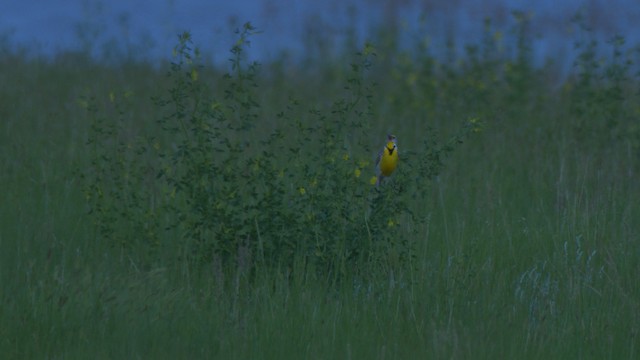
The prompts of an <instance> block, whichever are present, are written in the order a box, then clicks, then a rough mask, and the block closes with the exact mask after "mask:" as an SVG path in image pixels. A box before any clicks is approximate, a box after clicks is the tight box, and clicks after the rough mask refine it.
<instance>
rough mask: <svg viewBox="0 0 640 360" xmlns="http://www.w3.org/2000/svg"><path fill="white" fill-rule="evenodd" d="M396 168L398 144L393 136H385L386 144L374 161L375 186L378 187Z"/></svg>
mask: <svg viewBox="0 0 640 360" xmlns="http://www.w3.org/2000/svg"><path fill="white" fill-rule="evenodd" d="M396 166H398V143H397V141H396V136H395V135H391V134H389V135H387V143H386V144H385V146H384V147H383V148H382V150H380V152H379V153H378V158H377V159H376V169H377V172H378V180H377V181H376V186H378V185H380V183H381V182H382V179H383V178H384V177H387V176H389V175H391V173H392V172H393V171H394V170H395V169H396Z"/></svg>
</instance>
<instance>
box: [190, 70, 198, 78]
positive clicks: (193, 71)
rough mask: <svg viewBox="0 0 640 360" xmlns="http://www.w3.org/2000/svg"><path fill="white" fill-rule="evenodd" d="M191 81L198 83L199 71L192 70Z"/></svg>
mask: <svg viewBox="0 0 640 360" xmlns="http://www.w3.org/2000/svg"><path fill="white" fill-rule="evenodd" d="M191 80H193V81H198V70H196V69H191Z"/></svg>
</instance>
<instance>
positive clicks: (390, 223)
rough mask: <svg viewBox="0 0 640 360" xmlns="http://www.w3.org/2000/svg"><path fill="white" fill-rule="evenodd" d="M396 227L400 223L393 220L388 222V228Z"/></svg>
mask: <svg viewBox="0 0 640 360" xmlns="http://www.w3.org/2000/svg"><path fill="white" fill-rule="evenodd" d="M396 225H398V223H397V222H396V221H395V220H393V219H389V220H388V221H387V226H388V227H394V226H396Z"/></svg>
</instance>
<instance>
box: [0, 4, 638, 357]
mask: <svg viewBox="0 0 640 360" xmlns="http://www.w3.org/2000/svg"><path fill="white" fill-rule="evenodd" d="M518 16H520V18H519V22H518V24H519V25H518V26H520V28H517V29H515V31H513V32H512V34H513V35H512V36H514V37H515V41H514V42H513V43H514V44H516V47H515V50H516V51H515V54H516V56H509V55H508V54H507V53H504V52H502V51H501V50H500V49H501V47H502V46H501V44H500V43H499V41H501V40H500V36H496V30H495V29H493V28H492V27H491V24H490V22H487V24H486V34H485V37H484V41H483V42H482V43H481V44H470V46H468V47H467V49H468V52H467V54H466V56H464V57H462V58H459V59H453V60H454V61H452V62H450V63H440V62H439V61H437V60H436V58H435V57H433V56H432V55H431V54H430V52H429V49H428V48H424V49H423V51H422V52H420V53H418V54H416V53H397V52H394V53H390V52H388V50H387V48H386V47H380V48H375V47H374V46H373V45H371V44H367V45H365V46H363V47H362V49H359V50H357V49H354V54H353V55H351V54H345V55H344V56H343V57H342V58H341V61H337V62H335V63H333V62H331V63H322V64H313V66H311V65H310V63H307V64H306V66H308V67H309V69H308V70H306V69H301V68H296V67H295V66H294V65H292V68H290V69H286V68H285V67H284V66H283V65H282V64H277V63H276V64H257V63H251V62H248V61H247V59H246V58H245V55H244V54H245V52H244V49H245V46H246V44H247V41H248V40H249V39H250V38H251V37H252V36H253V32H254V31H255V29H254V28H253V27H252V26H250V25H249V24H247V25H246V26H245V27H244V28H242V29H240V31H239V32H238V41H237V42H236V44H235V45H234V46H233V47H232V49H231V50H232V51H231V54H230V58H231V62H230V67H229V68H228V69H217V68H214V67H212V66H210V65H209V64H207V63H206V62H204V61H202V60H201V59H200V57H199V53H198V51H197V49H196V47H195V46H194V44H193V42H192V40H191V38H190V36H189V35H188V34H182V35H181V36H180V37H179V39H178V43H177V46H176V48H175V51H174V52H175V57H174V60H173V63H171V64H167V65H166V66H165V67H163V68H162V69H161V70H155V69H153V68H152V67H150V66H146V65H144V64H135V63H125V64H122V65H121V66H119V67H116V68H114V67H106V66H100V65H98V64H95V63H92V62H90V61H85V60H82V58H81V57H80V58H74V57H68V58H65V59H64V60H62V59H61V60H59V61H54V62H44V61H38V60H25V59H22V58H20V57H8V56H7V57H5V58H3V59H2V62H1V66H2V68H3V69H4V71H3V72H2V73H3V74H4V75H3V84H4V86H0V111H1V112H2V113H1V115H2V118H3V122H2V130H1V131H0V148H1V149H2V151H1V152H0V170H1V171H0V186H1V188H2V189H3V195H2V198H1V199H2V202H1V204H2V206H0V247H1V248H2V249H3V251H2V252H1V253H0V261H1V264H2V266H0V282H1V284H2V292H1V295H0V299H1V301H2V306H1V307H0V349H1V351H2V354H3V356H6V357H7V358H32V357H56V358H57V357H89V356H90V357H109V358H123V357H124V358H131V357H159V358H167V357H184V356H195V357H217V358H283V357H292V358H301V357H305V358H338V357H348V358H413V357H427V356H428V357H436V358H444V357H447V358H450V357H453V358H469V357H474V358H477V357H486V358H495V357H501V358H502V357H518V358H521V357H524V358H540V357H549V356H552V357H563V358H565V357H571V358H573V357H587V358H634V357H636V356H637V353H638V349H637V345H636V344H637V343H638V326H637V324H638V323H640V319H639V316H638V314H640V311H639V310H640V309H639V307H640V303H639V301H638V299H640V289H639V288H638V286H637V284H636V283H637V282H636V281H635V278H636V276H637V274H638V272H639V271H640V267H639V264H640V262H639V261H638V260H639V259H638V256H639V255H640V253H639V252H638V249H637V246H636V244H637V241H638V234H639V230H640V228H639V226H638V223H637V221H636V219H638V218H640V211H639V210H640V208H639V205H638V204H639V201H638V200H640V199H639V198H638V195H639V194H640V189H639V185H638V182H637V181H635V175H636V171H637V168H638V162H639V158H638V157H639V155H640V153H639V151H640V148H639V143H638V118H637V113H638V111H637V109H636V105H635V104H636V103H637V96H638V94H637V92H636V91H635V89H636V87H637V84H638V79H637V78H636V77H635V75H634V71H636V69H635V67H636V66H637V65H636V64H635V62H634V60H635V58H634V57H633V53H632V52H630V51H628V50H627V49H628V47H626V46H625V44H624V42H623V40H622V38H621V37H620V38H616V39H614V41H613V42H612V43H610V44H604V45H603V44H597V43H586V44H582V45H581V46H582V47H581V49H582V50H581V51H582V53H580V55H579V56H578V57H577V59H576V67H575V71H574V72H572V73H571V74H569V75H568V77H567V78H566V79H563V80H562V81H561V83H560V84H558V80H557V79H553V77H554V74H555V73H554V72H553V69H552V68H550V67H543V68H536V67H534V66H533V64H532V61H531V58H532V56H533V54H531V47H530V46H529V43H528V41H530V40H529V38H528V36H529V35H528V34H527V32H526V29H527V28H526V26H527V21H529V20H528V19H527V18H526V17H525V16H522V15H518ZM585 31H586V30H585ZM587 35H588V34H587ZM254 41H256V40H254ZM392 48H394V47H392ZM394 49H395V48H394ZM596 49H599V51H603V50H602V49H604V50H606V51H611V52H612V56H611V57H609V58H608V60H606V61H604V62H600V59H598V58H597V57H596V55H594V54H597V53H598V52H597V51H596ZM379 58H384V61H379ZM596 59H597V60H596ZM8 69H11V71H8ZM278 69H280V70H278ZM283 69H284V70H283ZM552 80H553V81H552ZM35 89H37V91H36V90H35ZM387 132H393V133H395V135H397V136H398V139H399V148H400V156H401V162H400V165H399V168H398V170H397V172H396V173H395V174H394V175H393V176H392V177H391V178H389V179H387V180H388V181H386V182H385V183H384V184H383V185H382V186H381V187H379V188H376V187H375V186H372V185H371V184H370V181H369V180H370V178H371V177H372V176H373V175H374V161H373V160H374V156H375V153H376V151H377V150H378V148H379V147H380V146H381V145H382V142H383V141H384V139H385V137H386V133H387Z"/></svg>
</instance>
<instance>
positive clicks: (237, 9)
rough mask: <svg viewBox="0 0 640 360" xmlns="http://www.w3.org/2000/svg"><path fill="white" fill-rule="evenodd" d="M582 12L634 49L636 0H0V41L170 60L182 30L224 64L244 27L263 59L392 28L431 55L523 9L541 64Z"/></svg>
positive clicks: (564, 42) (556, 51) (39, 50)
mask: <svg viewBox="0 0 640 360" xmlns="http://www.w3.org/2000/svg"><path fill="white" fill-rule="evenodd" d="M581 9H582V11H583V13H584V15H585V19H586V21H587V22H588V23H589V24H590V25H591V26H592V27H594V29H595V31H596V34H597V35H598V37H599V38H600V39H601V40H603V41H604V40H606V39H607V38H610V37H612V36H613V35H615V34H622V35H624V36H625V37H626V38H627V39H628V40H629V41H630V42H632V43H635V41H636V40H637V39H638V37H637V32H638V30H637V26H635V25H634V24H637V23H638V20H640V4H639V3H638V2H637V1H636V0H615V1H606V0H589V1H576V0H570V1H558V0H537V1H525V0H486V1H472V0H432V1H418V0H326V1H307V0H236V1H220V0H214V1H206V0H110V1H98V0H56V1H52V0H24V1H18V0H3V1H1V2H0V34H1V35H2V37H3V38H4V44H5V46H6V45H9V46H10V47H12V48H15V47H16V46H17V47H22V48H25V49H27V50H28V52H29V53H31V54H44V55H51V54H55V53H56V52H60V51H65V50H69V49H81V48H82V47H85V48H87V47H90V48H91V51H93V52H94V53H95V54H98V53H100V52H101V51H103V49H105V48H107V49H109V48H111V49H112V50H113V49H118V48H119V49H120V50H122V51H125V49H127V50H126V51H133V52H140V54H144V55H145V56H151V57H154V58H168V57H169V56H170V54H171V49H172V47H173V45H174V44H175V42H176V34H178V33H180V32H182V31H185V30H188V31H190V32H191V33H192V34H193V36H194V40H195V42H196V43H197V44H198V45H199V46H200V47H201V48H202V49H203V50H204V51H205V52H207V53H208V54H210V56H212V58H213V59H214V60H215V61H221V60H223V59H226V58H227V57H228V53H227V49H228V48H229V47H230V45H231V44H232V41H233V34H232V30H233V29H234V28H236V27H237V26H239V25H241V24H242V23H244V22H246V21H250V22H251V23H252V24H254V25H255V26H256V27H258V28H259V29H260V30H262V31H263V32H262V34H260V35H258V36H256V37H255V38H254V41H253V42H252V46H251V54H252V56H254V57H257V58H258V59H261V60H268V59H269V58H272V57H274V56H277V55H278V54H280V53H281V52H282V51H285V50H286V51H289V52H292V53H293V54H297V53H299V52H300V51H302V49H304V48H305V42H306V41H309V40H308V39H310V38H314V36H315V35H318V34H320V35H322V36H323V37H324V38H325V39H328V40H330V41H335V42H336V44H335V45H338V44H337V43H339V42H340V41H341V40H342V39H343V37H344V35H345V34H346V32H347V31H349V29H352V30H354V31H355V33H356V35H357V38H358V42H362V41H364V40H366V39H367V38H369V37H371V34H370V33H369V31H370V29H372V28H374V27H376V26H377V25H380V24H385V23H390V22H395V23H396V24H397V25H398V27H399V29H400V31H401V32H404V33H406V34H409V35H410V36H411V38H412V39H415V38H416V37H424V38H428V39H429V41H430V42H431V43H432V46H433V47H434V48H435V49H434V50H435V51H437V48H438V47H442V46H443V44H444V39H445V38H446V36H447V35H448V34H453V36H454V37H455V40H456V42H457V43H459V44H464V43H469V42H474V41H477V40H478V38H479V36H480V34H481V31H482V24H483V19H484V18H486V17H490V18H492V19H493V22H494V24H495V25H496V27H497V28H498V29H501V30H503V31H508V29H509V28H510V27H511V26H512V24H513V21H514V20H513V17H512V16H511V11H512V10H521V11H524V12H525V13H529V14H531V16H532V22H531V25H532V28H531V29H532V34H534V37H535V39H536V40H535V43H534V46H535V53H536V56H537V57H538V58H540V59H543V58H546V57H554V56H561V55H562V54H563V53H564V52H565V51H571V47H572V43H573V40H575V37H576V28H575V26H572V25H571V22H570V19H571V17H572V16H573V15H574V14H575V13H577V12H578V11H580V10H581ZM5 48H6V47H5Z"/></svg>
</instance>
